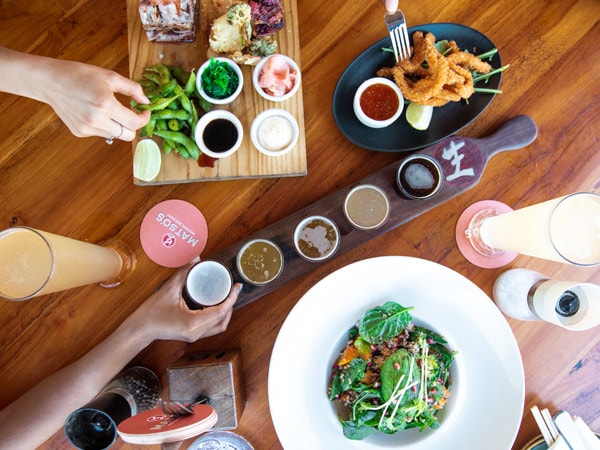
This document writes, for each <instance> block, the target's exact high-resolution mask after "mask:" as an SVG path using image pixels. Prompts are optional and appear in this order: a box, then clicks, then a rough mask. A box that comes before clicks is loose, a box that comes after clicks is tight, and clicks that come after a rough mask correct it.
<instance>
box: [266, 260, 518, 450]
mask: <svg viewBox="0 0 600 450" xmlns="http://www.w3.org/2000/svg"><path fill="white" fill-rule="evenodd" d="M388 300H391V301H397V302H399V303H400V304H402V305H403V306H412V307H414V310H413V311H411V315H412V316H413V318H414V322H415V323H416V324H417V325H420V326H424V327H426V328H429V329H430V330H433V331H436V332H438V333H440V334H441V335H442V336H443V337H445V338H446V340H447V341H448V344H447V347H448V348H450V349H451V350H456V351H458V354H457V355H456V357H455V360H454V362H453V364H452V367H451V368H450V374H451V377H452V389H451V392H452V393H451V395H450V398H449V399H448V403H447V404H446V406H445V407H444V409H442V410H441V411H440V412H439V418H440V427H439V428H438V429H436V430H431V429H426V430H423V431H422V432H421V431H419V429H418V428H416V429H410V430H404V431H401V432H399V433H396V434H394V435H387V434H384V433H379V432H378V433H374V434H372V435H371V436H368V437H367V438H366V439H364V440H362V441H351V440H348V439H347V438H346V437H344V435H343V433H342V427H341V424H340V421H339V417H338V413H337V410H336V408H335V407H334V404H333V403H332V402H331V401H330V400H329V399H328V397H327V387H328V385H329V381H330V374H331V367H332V364H333V363H334V361H335V360H336V359H337V358H338V357H339V352H340V350H342V349H343V348H344V346H345V344H346V343H347V342H348V330H349V329H350V327H352V325H353V324H355V323H356V321H357V320H358V319H360V317H361V316H362V315H363V314H364V312H365V311H367V310H369V309H370V308H372V307H373V306H376V305H381V304H384V303H385V302H386V301H388ZM300 342H301V343H302V345H298V343H300ZM291 348H293V349H294V351H293V352H291V351H290V349H291ZM290 368H293V370H291V369H290ZM268 385H269V386H268V387H269V393H268V395H269V410H270V412H271V417H272V419H273V424H274V426H275V431H276V432H277V437H278V438H279V441H280V442H281V445H282V447H283V448H285V449H286V450H305V449H307V448H310V449H314V450H330V449H352V450H391V449H394V450H414V449H419V450H439V449H461V450H481V449H486V450H506V449H508V448H511V447H512V444H513V442H514V440H515V438H516V436H517V432H518V430H519V425H520V423H521V415H522V412H523V405H524V400H525V377H524V373H523V363H522V360H521V355H520V353H519V347H518V345H517V341H516V339H515V337H514V335H513V333H512V330H511V328H510V326H509V324H508V322H507V321H506V319H505V318H504V316H503V315H502V313H501V312H500V310H499V309H498V308H496V307H495V305H494V303H493V302H492V301H491V300H490V298H489V297H488V296H487V294H485V292H483V291H482V290H481V289H480V288H479V287H478V286H476V285H475V284H474V283H472V282H471V281H469V280H468V279H467V278H465V277H464V276H462V275H461V274H459V273H457V272H454V271H452V270H450V269H448V268H446V267H444V266H442V265H440V264H437V263H433V262H430V261H426V260H422V259H417V258H409V257H404V256H384V257H379V258H373V259H366V260H362V261H358V262H355V263H352V264H350V265H348V266H345V267H342V268H341V269H338V270H337V271H335V272H333V273H331V274H329V275H328V276H327V277H325V278H323V279H322V280H320V281H319V282H318V283H317V284H315V285H314V286H313V287H312V288H310V289H309V290H308V291H307V292H306V293H305V294H304V295H303V296H302V298H301V299H300V300H299V301H298V302H297V303H296V304H295V305H294V307H293V308H292V310H291V311H290V313H289V314H288V316H287V318H286V320H285V322H284V323H283V325H282V326H281V328H280V330H279V333H278V335H277V340H276V341H275V345H274V346H273V350H272V353H271V362H270V365H269V380H268ZM290 386H293V388H294V390H295V391H294V392H299V393H302V394H301V395H296V396H295V397H294V407H293V408H290V397H289V392H290ZM490 387H492V388H490ZM482 398H485V399H486V404H489V405H494V407H493V408H492V407H490V408H487V409H486V410H485V414H482V409H481V401H482V400H481V399H482Z"/></svg>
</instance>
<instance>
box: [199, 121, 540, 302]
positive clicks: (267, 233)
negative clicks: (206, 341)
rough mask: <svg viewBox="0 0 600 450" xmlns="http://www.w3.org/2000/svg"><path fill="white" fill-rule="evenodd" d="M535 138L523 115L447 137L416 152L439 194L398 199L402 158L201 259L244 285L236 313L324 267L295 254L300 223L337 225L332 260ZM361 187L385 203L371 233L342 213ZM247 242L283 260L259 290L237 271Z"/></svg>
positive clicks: (462, 186)
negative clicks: (385, 214) (485, 131)
mask: <svg viewBox="0 0 600 450" xmlns="http://www.w3.org/2000/svg"><path fill="white" fill-rule="evenodd" d="M536 137H537V127H536V125H535V122H534V121H533V120H532V119H531V118H530V117H529V116H524V115H522V116H515V117H513V118H512V119H510V120H508V121H506V122H505V123H504V124H503V125H502V126H500V128H498V129H497V130H496V131H495V132H494V133H492V134H491V135H489V136H486V137H483V138H478V139H471V138H467V137H460V136H451V137H448V138H446V139H442V140H441V141H440V142H438V143H437V144H433V145H431V146H429V147H427V148H424V149H422V150H419V153H421V154H425V155H429V156H431V157H433V158H434V159H436V160H437V161H438V163H439V164H440V167H441V171H442V178H443V180H444V182H443V185H442V188H441V189H440V190H439V191H438V193H437V194H435V195H434V196H433V197H431V198H428V199H425V200H409V199H407V198H404V197H403V196H402V195H401V194H399V192H398V189H397V187H396V173H397V171H398V168H399V166H400V164H401V162H402V159H404V158H402V159H401V160H399V161H397V162H394V163H392V164H390V165H388V166H386V167H384V168H382V169H380V170H378V171H377V172H375V173H373V174H371V175H369V176H367V177H365V178H363V179H362V180H359V181H358V182H356V183H354V184H353V185H351V186H347V187H345V188H342V189H340V190H339V191H337V192H334V193H333V194H331V195H328V196H327V197H325V198H322V199H321V200H318V201H317V202H315V203H313V204H311V205H308V206H307V207H305V208H303V209H301V210H299V211H297V212H295V213H293V214H291V215H289V216H287V217H285V218H283V219H281V220H279V221H278V222H275V223H274V224H272V225H270V226H268V227H266V228H264V229H263V230H260V231H258V232H256V233H254V234H253V235H251V236H248V237H247V238H245V239H243V240H242V241H240V242H237V243H235V244H233V245H231V246H230V247H228V248H226V249H223V250H222V251H220V252H219V253H216V254H213V255H211V256H207V257H205V258H204V259H213V260H216V261H220V262H221V263H223V264H224V265H226V266H227V267H228V268H229V270H231V273H232V274H233V278H234V281H235V282H238V281H239V282H242V283H244V288H243V290H242V292H241V293H240V295H239V297H238V300H237V302H236V304H235V306H234V308H235V309H237V308H241V307H242V306H244V305H247V304H248V303H251V302H253V301H255V300H258V299H259V298H261V297H263V296H264V295H266V294H268V293H270V292H273V291H274V290H276V289H278V288H279V287H281V286H283V285H284V284H286V283H288V282H289V281H291V280H293V279H295V278H297V277H299V276H301V275H303V274H305V273H308V272H309V271H311V270H313V269H315V268H317V267H318V266H319V265H320V264H325V263H327V261H328V260H326V261H321V262H313V261H307V260H305V259H304V258H302V257H301V256H300V255H299V254H298V252H297V251H296V250H295V247H294V242H293V235H294V229H295V228H296V226H297V225H298V223H299V222H300V221H301V220H302V219H304V218H306V217H308V216H312V215H321V216H325V217H328V218H330V219H331V220H333V221H334V222H335V223H336V224H337V226H338V228H339V229H340V234H341V240H340V246H339V248H338V250H337V252H336V253H335V254H334V255H333V256H332V257H333V258H336V257H337V256H340V255H342V254H344V253H346V252H348V251H350V250H351V249H354V248H356V247H358V246H359V245H362V244H364V243H365V242H367V241H369V240H371V239H374V238H376V237H378V236H381V235H382V234H384V233H387V232H388V231H391V230H393V229H395V228H397V227H399V226H400V225H402V224H404V223H407V222H409V221H411V220H413V219H415V218H417V217H419V216H420V215H422V214H424V213H426V212H427V211H430V210H432V209H433V208H435V207H437V206H439V205H441V204H442V203H444V202H447V201H448V200H450V199H452V198H454V197H456V196H458V195H459V194H461V193H463V192H465V191H467V190H468V189H471V188H472V187H474V186H476V185H477V183H478V182H479V180H480V179H481V176H482V175H483V172H484V170H485V167H486V166H487V163H488V161H489V160H490V159H491V158H492V157H493V156H494V155H496V154H497V153H499V152H503V151H509V150H517V149H520V148H522V147H525V146H526V145H529V144H531V143H532V142H533V141H534V140H535V139H536ZM364 184H372V185H375V186H377V187H379V188H381V189H382V190H383V191H384V192H385V193H386V195H387V196H388V198H389V200H390V215H389V218H388V220H387V221H386V222H385V223H384V224H383V225H382V226H381V227H379V228H376V229H373V230H358V229H355V228H353V227H352V225H351V224H350V222H348V220H347V219H346V218H345V216H344V212H343V205H344V200H345V198H346V195H347V194H348V192H350V191H351V190H352V188H354V187H355V186H358V185H364ZM252 239H268V240H270V241H272V242H274V243H275V244H277V245H278V246H279V248H280V249H281V251H282V253H283V256H284V263H283V271H282V272H281V275H280V276H279V277H278V278H276V279H275V280H273V281H272V282H270V283H268V284H266V285H263V286H253V285H251V284H250V283H246V282H244V280H243V278H242V277H241V275H240V274H239V272H238V270H237V264H236V258H237V254H238V253H239V251H240V249H241V248H242V247H243V246H244V244H246V243H247V242H248V241H250V240H252Z"/></svg>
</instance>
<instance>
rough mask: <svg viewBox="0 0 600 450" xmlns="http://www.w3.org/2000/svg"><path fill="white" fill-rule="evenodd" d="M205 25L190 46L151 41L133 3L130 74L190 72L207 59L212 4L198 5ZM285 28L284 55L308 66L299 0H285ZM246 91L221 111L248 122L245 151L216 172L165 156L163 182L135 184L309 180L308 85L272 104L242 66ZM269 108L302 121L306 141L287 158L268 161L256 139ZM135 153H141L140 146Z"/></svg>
mask: <svg viewBox="0 0 600 450" xmlns="http://www.w3.org/2000/svg"><path fill="white" fill-rule="evenodd" d="M198 2H199V5H200V6H199V11H200V14H199V16H200V18H199V26H198V30H197V36H196V40H195V41H194V42H192V43H188V44H180V45H177V44H161V43H155V42H149V41H148V39H147V38H146V33H145V32H144V30H143V29H142V24H141V22H140V17H139V13H138V9H137V5H138V0H128V1H127V30H128V40H129V41H128V42H129V55H130V56H129V74H130V76H131V78H132V79H134V80H138V79H140V78H141V76H142V72H143V70H144V67H147V66H150V65H152V64H155V63H157V62H163V63H165V64H173V65H177V66H179V67H181V68H183V69H184V70H187V71H190V70H192V69H193V68H195V69H198V67H199V66H200V65H201V64H202V63H203V62H204V61H206V60H207V52H209V51H210V49H209V47H208V33H209V32H210V24H211V23H212V21H213V20H214V19H215V18H216V17H218V14H217V13H216V12H215V10H214V7H213V6H212V1H211V0H198ZM283 3H284V8H285V14H284V21H285V27H284V28H283V29H282V30H280V31H279V32H278V33H277V34H276V37H277V42H278V53H282V54H284V55H287V56H289V57H290V58H292V59H293V60H294V61H296V63H297V64H298V65H299V66H300V67H302V64H301V60H300V44H299V39H298V36H299V29H298V11H297V8H296V0H284V2H283ZM241 68H242V73H243V75H244V87H243V89H242V92H241V94H240V96H239V97H238V98H237V99H236V100H235V101H234V102H233V103H232V104H231V105H226V106H218V109H226V110H229V111H231V112H232V113H234V114H235V115H236V116H237V117H238V118H239V119H240V121H241V122H242V126H243V128H244V139H243V141H242V145H241V147H240V149H239V150H238V151H237V152H236V153H235V154H233V155H232V156H230V157H228V158H223V159H220V160H217V161H216V162H215V164H214V167H201V166H200V165H198V163H197V162H196V161H194V160H185V159H183V158H181V157H180V156H179V155H177V154H175V153H170V154H168V155H164V154H163V164H162V168H161V171H160V173H159V175H158V177H157V178H156V179H155V180H153V181H151V182H143V181H140V180H135V183H136V184H139V185H157V184H168V183H186V182H193V181H211V180H213V181H214V180H226V179H235V178H257V177H277V176H303V175H306V171H307V160H306V138H305V133H304V107H303V99H302V84H301V85H300V89H299V90H298V92H297V93H296V95H294V96H293V97H292V98H290V99H288V100H285V101H283V102H278V103H275V102H271V101H269V100H266V99H264V98H263V97H261V96H260V95H259V94H258V93H257V92H256V90H255V89H254V87H253V86H252V69H253V67H251V66H242V67H241ZM269 108H282V109H284V110H286V111H288V112H290V113H291V114H292V115H293V116H294V117H295V118H296V120H297V121H298V127H299V130H300V136H299V139H298V142H297V144H296V145H295V147H294V148H293V149H292V150H291V151H290V152H289V153H287V154H285V155H281V156H266V155H263V154H262V153H260V152H259V151H258V150H257V149H256V148H255V147H254V145H252V141H251V140H250V126H251V125H252V121H253V120H254V118H255V117H256V116H257V115H258V114H260V113H261V112H262V111H265V110H266V109H269ZM136 142H137V140H136V141H135V142H134V143H133V148H134V149H135V143H136Z"/></svg>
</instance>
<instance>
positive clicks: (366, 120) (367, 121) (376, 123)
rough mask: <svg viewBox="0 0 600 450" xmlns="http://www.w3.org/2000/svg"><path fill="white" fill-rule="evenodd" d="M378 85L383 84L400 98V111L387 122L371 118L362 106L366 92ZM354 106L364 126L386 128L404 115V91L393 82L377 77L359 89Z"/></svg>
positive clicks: (355, 95)
mask: <svg viewBox="0 0 600 450" xmlns="http://www.w3.org/2000/svg"><path fill="white" fill-rule="evenodd" d="M376 84H383V85H384V86H388V87H390V88H391V89H392V90H393V91H394V93H395V94H396V95H397V97H398V109H397V110H396V112H395V113H394V114H393V115H392V116H391V117H389V118H388V119H386V120H376V119H373V118H371V117H369V116H368V115H367V114H365V112H364V111H363V109H362V108H361V106H360V98H361V96H362V95H363V93H364V92H365V90H366V89H367V88H369V87H371V86H374V85H376ZM352 106H353V108H354V114H355V115H356V117H357V119H358V120H359V121H360V122H361V123H362V124H363V125H366V126H368V127H370V128H385V127H387V126H390V125H391V124H392V123H394V122H395V121H396V120H398V118H399V117H400V114H402V110H403V109H404V96H403V95H402V91H401V90H400V88H399V87H398V85H396V83H394V82H393V81H392V80H390V79H388V78H383V77H375V78H370V79H368V80H366V81H364V82H363V83H362V84H361V85H360V86H359V87H358V89H357V90H356V93H355V94H354V102H353V104H352Z"/></svg>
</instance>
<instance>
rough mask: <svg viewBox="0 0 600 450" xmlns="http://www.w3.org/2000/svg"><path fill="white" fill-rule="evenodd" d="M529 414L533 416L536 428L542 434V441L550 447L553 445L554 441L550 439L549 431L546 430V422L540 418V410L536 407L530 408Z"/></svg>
mask: <svg viewBox="0 0 600 450" xmlns="http://www.w3.org/2000/svg"><path fill="white" fill-rule="evenodd" d="M531 414H532V415H533V418H534V419H535V423H537V426H538V428H539V429H540V431H541V432H542V437H543V438H544V441H546V445H547V446H548V447H550V446H551V445H552V444H553V443H554V439H553V438H552V434H551V433H550V429H549V428H548V425H547V424H546V421H545V420H544V418H543V417H542V413H540V409H539V408H538V407H537V406H532V407H531Z"/></svg>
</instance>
